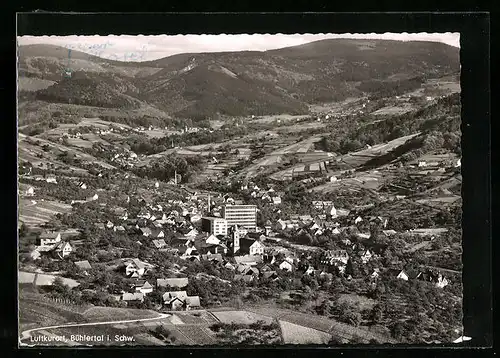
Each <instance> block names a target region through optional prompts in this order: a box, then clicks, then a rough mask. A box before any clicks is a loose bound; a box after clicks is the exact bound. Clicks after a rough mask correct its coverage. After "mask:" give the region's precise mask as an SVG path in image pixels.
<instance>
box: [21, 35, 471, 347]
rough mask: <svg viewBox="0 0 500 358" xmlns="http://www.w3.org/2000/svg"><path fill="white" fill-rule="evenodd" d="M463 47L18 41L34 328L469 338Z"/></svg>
mask: <svg viewBox="0 0 500 358" xmlns="http://www.w3.org/2000/svg"><path fill="white" fill-rule="evenodd" d="M458 51H459V50H458V49H456V48H453V47H451V46H448V45H444V44H441V43H431V42H414V41H408V42H399V41H384V40H322V41H318V42H312V43H309V44H306V45H301V46H294V47H289V48H283V49H277V50H270V51H263V52H258V51H241V52H222V53H196V54H179V55H174V56H171V57H167V58H163V59H159V60H155V61H148V62H128V63H126V62H123V63H121V62H118V61H110V60H105V59H102V58H98V57H95V56H91V55H87V54H85V53H83V52H78V51H71V60H69V59H68V53H67V49H64V48H61V47H57V46H52V45H27V46H20V47H19V116H18V128H19V134H18V143H19V146H18V158H19V159H18V161H19V174H18V178H19V187H18V190H19V198H20V199H19V271H20V275H21V273H22V275H23V276H22V277H23V283H22V284H21V283H20V287H19V302H20V327H21V328H20V342H21V344H28V345H30V344H31V343H30V339H31V338H30V337H33V336H34V335H36V336H40V335H43V336H46V337H55V336H66V337H69V336H71V335H72V334H73V335H75V334H82V335H85V334H86V335H96V336H98V335H104V336H107V335H109V336H111V337H114V336H115V335H118V336H120V335H124V336H127V337H133V340H131V341H129V342H125V343H123V342H118V343H117V342H116V341H112V342H107V343H106V344H111V345H114V344H126V345H129V344H131V345H162V346H163V345H214V346H216V345H252V344H264V345H266V344H267V345H282V344H284V345H286V344H320V345H325V344H328V345H343V344H374V343H378V344H383V343H390V344H398V343H438V342H439V343H451V342H453V340H455V339H456V338H457V337H459V336H460V334H461V332H462V331H461V329H462V328H461V320H462V282H461V270H462V266H461V254H462V251H461V250H462V248H461V211H462V209H461V205H462V198H461V181H462V177H461V171H460V170H461V146H460V145H461V143H460V136H461V132H460V126H461V119H460V107H461V104H460V80H459V72H460V68H459V67H460V64H459V57H458ZM66 72H69V74H66V75H65V73H66ZM240 208H244V209H240ZM245 208H246V209H245ZM231 210H236V214H234V215H235V216H231V215H230V214H228V212H230V211H231ZM237 210H242V211H240V212H238V211H237ZM244 210H250V211H252V214H248V212H247V211H244ZM248 215H250V216H248ZM252 215H253V216H252ZM235 218H236V219H235ZM242 218H243V219H242ZM231 220H232V221H235V222H238V224H231V222H232V221H231ZM219 225H221V226H219ZM246 226H248V227H246ZM68 280H71V281H68ZM67 282H74V284H72V285H71V286H72V287H69V286H68V285H67ZM136 319H137V320H136ZM99 322H100V323H101V324H98V323H99ZM106 322H108V323H106ZM29 330H33V331H29ZM21 331H23V332H25V333H24V334H23V335H21ZM28 331H29V332H31V333H30V334H29V332H28ZM65 344H66V345H68V344H69V345H81V344H83V345H85V342H83V343H82V342H76V343H75V342H70V343H68V342H66V343H65Z"/></svg>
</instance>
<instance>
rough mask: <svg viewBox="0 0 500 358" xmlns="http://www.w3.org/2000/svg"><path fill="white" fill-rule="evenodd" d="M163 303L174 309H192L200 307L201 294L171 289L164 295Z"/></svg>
mask: <svg viewBox="0 0 500 358" xmlns="http://www.w3.org/2000/svg"><path fill="white" fill-rule="evenodd" d="M162 298H163V304H164V305H165V306H166V307H167V308H168V309H170V310H172V311H178V310H190V309H195V308H199V307H200V297H199V296H188V295H187V293H186V291H170V292H165V294H164V295H163V297H162Z"/></svg>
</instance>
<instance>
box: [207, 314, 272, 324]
mask: <svg viewBox="0 0 500 358" xmlns="http://www.w3.org/2000/svg"><path fill="white" fill-rule="evenodd" d="M213 315H214V316H215V317H217V319H218V320H219V321H220V322H222V323H236V324H252V323H256V322H258V321H264V322H266V323H267V324H269V323H271V322H272V321H273V318H272V317H269V316H264V315H261V314H257V313H253V312H248V311H225V312H213Z"/></svg>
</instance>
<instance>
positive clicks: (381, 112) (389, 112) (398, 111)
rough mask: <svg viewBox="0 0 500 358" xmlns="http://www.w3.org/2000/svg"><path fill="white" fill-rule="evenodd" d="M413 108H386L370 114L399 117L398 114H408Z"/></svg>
mask: <svg viewBox="0 0 500 358" xmlns="http://www.w3.org/2000/svg"><path fill="white" fill-rule="evenodd" d="M412 109H413V108H412V107H410V106H404V107H402V106H401V107H399V106H388V107H384V108H380V109H378V110H376V111H375V112H372V113H370V114H372V115H374V116H384V115H398V114H404V113H407V112H410V111H412Z"/></svg>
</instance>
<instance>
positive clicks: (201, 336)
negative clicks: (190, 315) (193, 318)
mask: <svg viewBox="0 0 500 358" xmlns="http://www.w3.org/2000/svg"><path fill="white" fill-rule="evenodd" d="M176 328H177V329H178V330H179V332H181V333H182V334H183V335H184V336H185V337H187V338H188V339H189V340H191V341H192V342H193V343H191V344H194V345H211V344H215V343H216V339H215V337H214V336H213V335H212V334H211V333H209V330H208V329H207V328H204V327H201V326H195V325H183V326H176Z"/></svg>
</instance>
